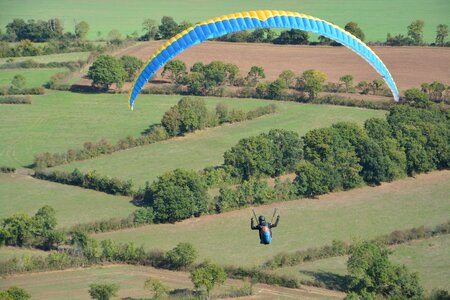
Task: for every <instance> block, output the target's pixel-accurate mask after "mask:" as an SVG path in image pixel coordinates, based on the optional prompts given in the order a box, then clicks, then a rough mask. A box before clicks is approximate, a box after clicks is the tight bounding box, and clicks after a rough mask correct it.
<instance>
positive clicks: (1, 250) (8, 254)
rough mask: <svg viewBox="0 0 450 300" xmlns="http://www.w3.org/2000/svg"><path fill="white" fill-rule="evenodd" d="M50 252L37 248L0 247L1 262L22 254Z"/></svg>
mask: <svg viewBox="0 0 450 300" xmlns="http://www.w3.org/2000/svg"><path fill="white" fill-rule="evenodd" d="M47 254H48V252H45V251H41V250H37V249H26V248H17V247H0V262H2V261H7V260H10V259H13V258H20V257H22V256H24V255H25V256H46V255H47Z"/></svg>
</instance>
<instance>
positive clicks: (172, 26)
mask: <svg viewBox="0 0 450 300" xmlns="http://www.w3.org/2000/svg"><path fill="white" fill-rule="evenodd" d="M177 33H178V24H177V22H175V21H174V19H173V18H172V17H168V16H164V17H162V19H161V25H159V34H160V35H161V38H162V39H170V38H171V37H173V36H174V35H176V34H177Z"/></svg>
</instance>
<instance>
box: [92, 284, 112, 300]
mask: <svg viewBox="0 0 450 300" xmlns="http://www.w3.org/2000/svg"><path fill="white" fill-rule="evenodd" d="M118 291H119V286H118V285H117V284H106V283H105V284H96V283H93V284H90V285H89V295H91V298H92V299H97V300H109V298H111V297H115V296H117V292H118Z"/></svg>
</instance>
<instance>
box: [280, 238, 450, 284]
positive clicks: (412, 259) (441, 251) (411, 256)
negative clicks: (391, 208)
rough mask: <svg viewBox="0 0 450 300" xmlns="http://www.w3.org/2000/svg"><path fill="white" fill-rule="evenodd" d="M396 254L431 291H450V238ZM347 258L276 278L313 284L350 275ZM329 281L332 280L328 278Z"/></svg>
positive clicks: (398, 261) (303, 266) (288, 271)
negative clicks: (287, 277) (286, 277)
mask: <svg viewBox="0 0 450 300" xmlns="http://www.w3.org/2000/svg"><path fill="white" fill-rule="evenodd" d="M392 249H393V251H394V253H393V254H392V255H391V260H392V261H393V262H394V263H396V264H403V265H405V266H407V267H408V269H409V270H410V271H413V272H418V273H419V278H420V283H421V284H422V285H423V286H424V287H425V288H426V289H427V290H428V291H431V290H432V289H434V288H439V289H446V290H448V289H450V281H449V280H448V279H449V278H450V236H449V235H445V236H440V237H435V238H431V239H426V240H419V241H414V242H410V243H407V244H403V245H399V246H397V247H394V248H392ZM347 258H348V257H347V256H340V257H333V258H328V259H321V260H318V261H315V262H309V263H304V264H301V265H299V266H295V267H287V268H281V269H277V270H276V271H274V273H276V274H288V275H294V276H295V277H297V278H299V279H304V280H314V279H317V278H320V276H321V275H322V276H323V275H324V274H329V273H331V274H336V275H337V276H334V278H336V279H337V280H339V278H340V276H344V275H346V274H347V267H346V263H347ZM329 277H330V278H331V277H332V276H329Z"/></svg>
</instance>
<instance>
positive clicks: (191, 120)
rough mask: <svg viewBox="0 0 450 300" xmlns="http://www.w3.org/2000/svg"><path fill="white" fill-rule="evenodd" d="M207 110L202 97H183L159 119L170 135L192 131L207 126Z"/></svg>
mask: <svg viewBox="0 0 450 300" xmlns="http://www.w3.org/2000/svg"><path fill="white" fill-rule="evenodd" d="M207 121H208V111H207V109H206V104H205V101H204V100H203V99H200V98H191V97H183V98H181V100H180V101H178V104H177V105H176V106H173V107H171V108H170V109H169V110H168V111H167V112H166V113H165V114H164V117H163V119H162V120H161V124H162V125H163V126H164V128H165V129H166V131H167V133H168V134H169V135H170V136H175V135H179V134H184V133H187V132H193V131H195V130H199V129H204V128H205V127H206V126H207Z"/></svg>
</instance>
